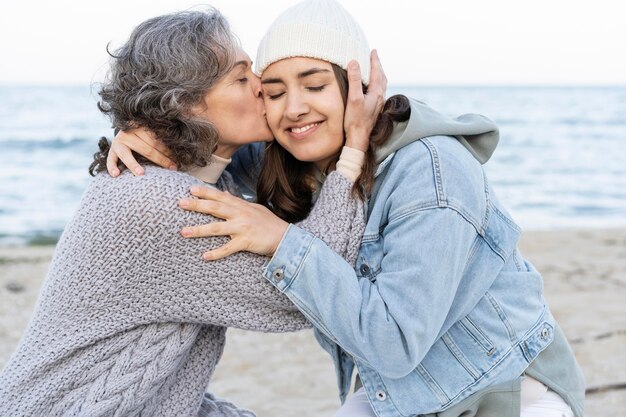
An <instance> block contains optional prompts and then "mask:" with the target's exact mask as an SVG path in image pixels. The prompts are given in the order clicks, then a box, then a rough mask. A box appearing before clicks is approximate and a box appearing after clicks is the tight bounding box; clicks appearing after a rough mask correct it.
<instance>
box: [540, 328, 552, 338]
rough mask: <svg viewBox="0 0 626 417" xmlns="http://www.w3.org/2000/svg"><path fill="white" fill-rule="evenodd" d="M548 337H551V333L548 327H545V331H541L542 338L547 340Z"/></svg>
mask: <svg viewBox="0 0 626 417" xmlns="http://www.w3.org/2000/svg"><path fill="white" fill-rule="evenodd" d="M548 336H550V331H549V330H548V328H547V327H544V328H543V330H541V338H542V339H547V338H548Z"/></svg>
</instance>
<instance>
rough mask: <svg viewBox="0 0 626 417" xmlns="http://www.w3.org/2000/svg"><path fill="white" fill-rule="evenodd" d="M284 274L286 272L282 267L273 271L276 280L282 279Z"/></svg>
mask: <svg viewBox="0 0 626 417" xmlns="http://www.w3.org/2000/svg"><path fill="white" fill-rule="evenodd" d="M284 276H285V272H284V271H283V269H282V268H278V269H275V270H274V272H272V277H274V281H282V280H283V278H284Z"/></svg>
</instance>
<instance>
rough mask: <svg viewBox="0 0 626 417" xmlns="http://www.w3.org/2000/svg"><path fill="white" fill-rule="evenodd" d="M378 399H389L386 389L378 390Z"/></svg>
mask: <svg viewBox="0 0 626 417" xmlns="http://www.w3.org/2000/svg"><path fill="white" fill-rule="evenodd" d="M376 399H377V400H378V401H385V400H386V399H387V393H386V392H385V391H376Z"/></svg>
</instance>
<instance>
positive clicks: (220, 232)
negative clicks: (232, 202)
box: [180, 221, 231, 237]
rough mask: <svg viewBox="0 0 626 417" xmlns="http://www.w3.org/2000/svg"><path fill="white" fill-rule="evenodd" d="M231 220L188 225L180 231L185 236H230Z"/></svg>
mask: <svg viewBox="0 0 626 417" xmlns="http://www.w3.org/2000/svg"><path fill="white" fill-rule="evenodd" d="M229 229H231V227H230V223H229V222H227V221H226V222H219V221H216V222H213V223H209V224H203V225H200V226H188V227H185V228H183V229H182V230H181V231H180V234H181V235H182V236H183V237H210V236H230V235H231V231H230V230H229Z"/></svg>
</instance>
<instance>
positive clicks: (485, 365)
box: [265, 136, 556, 417]
mask: <svg viewBox="0 0 626 417" xmlns="http://www.w3.org/2000/svg"><path fill="white" fill-rule="evenodd" d="M367 219H368V221H367V227H366V231H365V234H364V236H363V240H362V246H361V250H360V254H359V259H358V262H357V268H356V270H354V269H353V268H352V267H351V266H350V265H349V264H347V263H346V262H345V261H344V260H343V259H342V258H341V257H339V256H338V255H336V254H335V253H334V252H332V251H331V250H330V249H329V248H328V247H327V246H326V245H325V244H324V243H323V242H322V241H320V240H319V239H316V238H315V237H314V236H312V235H310V234H308V233H306V232H304V231H303V230H301V229H299V228H297V227H295V226H290V227H289V229H288V231H287V233H286V234H285V236H284V238H283V240H282V242H281V244H280V246H279V248H278V250H277V251H276V253H275V254H274V256H273V258H272V259H271V260H270V261H269V262H268V263H267V265H266V270H265V276H266V278H267V279H268V280H269V281H270V282H271V283H273V284H274V285H275V286H276V287H277V288H278V289H280V290H281V291H283V292H284V293H285V294H286V295H287V296H288V297H289V298H290V299H291V300H292V301H293V302H294V303H295V304H296V305H297V306H298V307H299V309H300V310H301V311H302V312H303V313H304V314H305V315H306V316H307V317H308V318H309V319H310V320H311V321H312V322H313V324H314V326H315V327H316V328H317V338H318V341H319V342H320V344H321V345H322V346H323V347H324V349H326V350H327V351H328V352H329V353H330V354H331V356H332V358H333V360H334V362H335V366H336V369H337V378H338V383H339V387H340V395H341V397H342V400H343V398H345V396H346V394H347V393H348V390H349V387H350V378H351V375H352V372H353V368H354V366H356V368H357V369H358V372H359V376H360V379H361V381H362V384H363V386H364V388H365V390H366V392H367V395H368V397H369V399H370V402H371V404H372V406H373V408H374V409H375V411H376V413H377V415H378V416H380V417H392V416H393V417H395V416H414V415H419V414H428V413H434V412H438V411H442V410H446V409H448V408H450V407H452V406H454V405H456V404H458V403H459V402H461V401H462V400H464V399H466V398H467V397H469V396H470V395H472V394H474V393H476V392H478V391H480V390H483V389H486V388H488V387H491V386H494V385H496V384H500V383H505V382H507V381H511V380H515V379H518V378H519V377H520V375H522V374H523V372H524V370H525V369H526V368H527V367H528V366H529V364H530V363H531V362H532V361H533V360H534V359H535V358H536V357H537V356H538V354H539V353H540V352H541V351H542V350H544V349H545V348H546V347H547V346H548V345H549V344H550V343H551V342H552V340H553V337H554V332H555V325H556V324H555V321H554V318H553V317H552V314H551V313H550V310H549V309H548V307H547V306H546V303H545V300H544V296H543V285H542V279H541V276H540V274H539V273H538V272H537V271H536V270H535V269H534V268H533V266H532V265H531V264H529V263H528V262H527V261H525V260H524V258H523V257H522V255H521V254H520V252H519V250H518V249H517V241H518V238H519V234H520V230H519V228H518V227H517V226H516V225H515V223H514V222H513V221H512V220H511V218H510V216H509V215H508V213H507V212H506V211H505V210H504V208H503V207H502V206H501V205H500V203H499V202H498V200H497V198H496V196H495V194H494V192H493V190H492V189H491V187H490V185H489V183H488V181H487V178H486V176H485V174H484V172H483V169H482V167H481V165H480V163H479V162H478V161H477V159H476V158H474V157H473V156H472V154H471V153H470V152H468V151H467V150H466V148H465V147H464V146H463V145H462V144H461V143H460V142H459V141H458V140H457V139H454V138H452V137H449V136H436V137H429V138H424V139H421V140H419V141H417V142H414V143H411V144H409V145H407V146H404V147H403V148H401V149H399V150H398V151H396V152H395V154H392V155H390V156H389V157H388V158H387V159H385V160H384V161H383V162H382V163H381V164H380V165H379V167H378V171H377V176H376V181H375V185H374V190H373V193H372V197H371V199H370V201H369V202H368V207H367Z"/></svg>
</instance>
